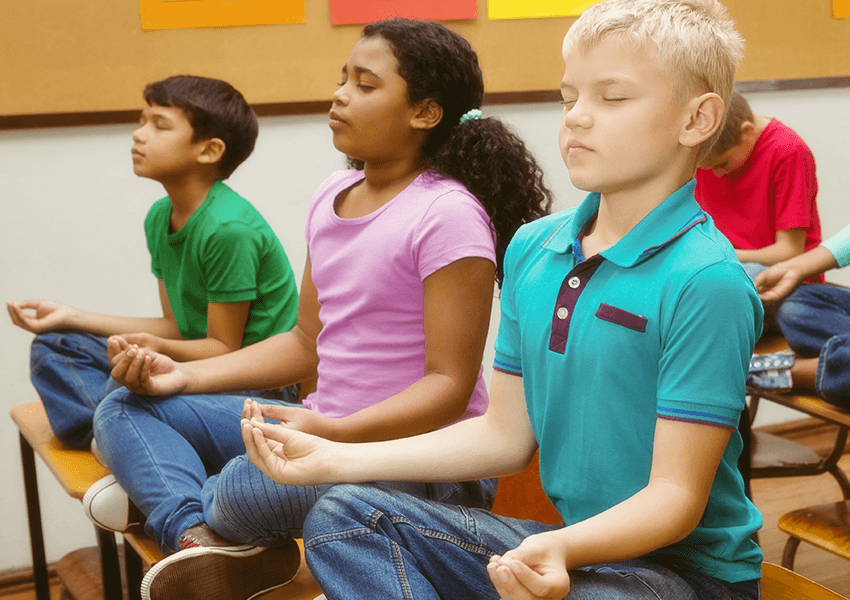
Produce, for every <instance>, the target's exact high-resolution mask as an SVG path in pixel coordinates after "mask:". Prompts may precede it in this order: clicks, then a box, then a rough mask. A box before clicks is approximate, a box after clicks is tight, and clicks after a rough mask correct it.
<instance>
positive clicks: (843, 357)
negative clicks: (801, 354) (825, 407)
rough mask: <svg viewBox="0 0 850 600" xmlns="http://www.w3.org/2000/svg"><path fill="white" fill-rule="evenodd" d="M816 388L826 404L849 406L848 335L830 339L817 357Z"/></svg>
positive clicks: (849, 344) (849, 360) (849, 363)
mask: <svg viewBox="0 0 850 600" xmlns="http://www.w3.org/2000/svg"><path fill="white" fill-rule="evenodd" d="M816 387H817V392H818V394H819V395H820V396H821V397H822V398H823V399H824V400H826V401H827V402H830V403H832V404H837V405H839V406H847V405H848V404H850V335H849V334H843V335H836V336H833V337H831V338H830V339H829V340H828V341H827V342H826V344H824V346H823V348H822V349H821V354H820V356H819V357H818V372H817V380H816Z"/></svg>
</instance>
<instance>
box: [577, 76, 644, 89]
mask: <svg viewBox="0 0 850 600" xmlns="http://www.w3.org/2000/svg"><path fill="white" fill-rule="evenodd" d="M633 83H635V82H634V81H633V80H632V79H629V78H626V77H620V78H618V77H609V78H607V79H601V80H599V81H594V82H593V85H594V86H595V87H607V86H609V85H617V84H623V85H631V84H633ZM561 89H562V90H565V89H571V90H572V89H575V86H573V85H570V84H569V83H567V82H565V81H561Z"/></svg>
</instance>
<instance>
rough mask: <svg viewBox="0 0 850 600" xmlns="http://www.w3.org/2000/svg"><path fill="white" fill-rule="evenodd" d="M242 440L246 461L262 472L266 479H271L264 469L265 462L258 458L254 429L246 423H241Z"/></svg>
mask: <svg viewBox="0 0 850 600" xmlns="http://www.w3.org/2000/svg"><path fill="white" fill-rule="evenodd" d="M242 439H243V441H244V442H245V450H246V451H247V454H248V460H250V461H251V464H253V465H254V466H255V467H257V468H258V469H259V470H260V472H262V473H263V474H264V475H266V476H267V477H271V473H269V470H268V468H267V467H266V464H265V462H264V461H263V459H262V457H261V456H260V452H259V448H258V444H259V442H258V441H257V440H256V439H255V438H254V428H253V427H252V426H251V423H250V422H248V421H243V425H242Z"/></svg>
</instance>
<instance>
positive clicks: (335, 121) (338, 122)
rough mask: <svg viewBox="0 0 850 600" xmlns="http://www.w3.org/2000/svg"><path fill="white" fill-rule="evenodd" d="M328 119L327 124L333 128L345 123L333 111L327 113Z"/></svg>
mask: <svg viewBox="0 0 850 600" xmlns="http://www.w3.org/2000/svg"><path fill="white" fill-rule="evenodd" d="M328 118H329V119H330V121H329V123H328V124H329V125H330V126H331V127H334V126H336V125H343V124H345V123H346V120H345V119H343V118H342V117H341V116H339V113H337V112H336V111H333V110H332V111H330V112H329V113H328Z"/></svg>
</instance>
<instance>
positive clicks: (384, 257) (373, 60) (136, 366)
mask: <svg viewBox="0 0 850 600" xmlns="http://www.w3.org/2000/svg"><path fill="white" fill-rule="evenodd" d="M483 94H484V86H483V80H482V75H481V70H480V68H479V66H478V60H477V56H476V54H475V52H474V51H473V50H472V48H471V47H470V45H469V43H468V42H467V41H466V40H464V39H463V38H462V37H460V36H459V35H457V34H455V33H453V32H451V31H450V30H448V29H446V28H445V27H443V26H441V25H438V24H435V23H428V22H422V21H408V20H403V19H392V20H388V21H382V22H379V23H375V24H371V25H368V26H367V27H366V28H365V29H364V32H363V37H362V38H361V39H360V40H359V41H358V42H357V43H356V44H355V46H354V48H353V50H352V52H351V54H350V56H349V57H348V60H347V61H346V63H345V65H344V66H343V67H342V73H341V76H340V82H339V87H338V89H337V91H336V93H335V94H334V95H333V104H332V107H331V110H330V113H329V117H330V123H329V124H330V128H331V131H332V133H333V143H334V146H335V147H336V148H337V149H338V150H340V151H341V152H343V153H344V154H346V155H347V156H348V157H349V161H350V163H351V166H352V167H353V168H352V169H351V170H348V171H343V172H339V173H335V174H333V175H332V176H331V177H330V178H329V179H328V180H326V181H325V182H324V183H323V184H322V185H321V186H320V187H319V189H318V190H317V191H316V193H315V194H314V196H313V200H312V203H311V208H310V214H309V218H308V223H307V243H308V251H309V254H308V259H307V263H306V266H305V269H304V276H303V280H302V283H301V291H300V304H299V310H298V323H297V325H296V326H295V328H294V329H293V330H292V331H290V332H287V333H285V334H281V335H278V336H275V337H273V338H270V339H269V340H266V341H265V342H260V343H258V344H254V345H253V346H251V347H249V348H245V349H244V350H240V351H238V352H234V353H231V354H228V355H227V356H225V357H221V358H216V359H210V360H203V361H195V362H191V363H183V364H178V363H175V362H174V361H171V360H169V359H168V358H167V357H165V356H160V355H156V354H154V353H151V352H147V351H144V350H142V349H140V348H137V347H135V346H129V347H124V348H118V347H114V348H113V350H114V353H115V356H114V358H113V364H114V365H115V369H114V371H113V376H114V377H116V379H119V381H121V382H122V383H124V384H125V385H127V387H128V388H130V390H132V391H134V392H136V393H137V394H143V395H174V394H181V395H186V394H197V393H210V392H227V391H232V390H240V389H262V388H266V387H269V388H270V387H278V386H286V385H292V384H294V383H299V382H306V381H310V380H311V379H312V378H314V377H315V374H316V373H317V372H318V380H317V384H316V389H315V391H313V392H312V393H310V394H309V395H307V396H306V398H305V399H304V405H303V406H300V405H299V406H280V405H276V406H261V405H258V404H256V403H255V402H253V401H250V400H248V401H246V403H245V411H244V415H245V416H248V417H249V418H262V417H265V418H270V419H275V420H280V422H281V425H280V426H281V427H288V428H294V429H298V430H301V431H305V432H309V433H312V434H314V435H318V436H321V437H324V438H327V439H330V440H338V441H347V442H363V441H371V440H382V439H390V438H397V437H405V436H411V435H416V434H419V433H424V432H427V431H431V430H434V429H437V428H440V427H444V426H446V425H448V424H450V423H452V422H454V421H457V420H460V419H463V418H466V417H470V416H474V415H480V414H483V413H484V411H485V409H486V405H487V395H486V389H485V387H484V383H483V381H482V379H481V360H482V354H483V351H484V345H485V342H486V338H487V331H488V326H489V321H490V310H491V306H492V300H493V292H494V284H495V283H497V282H501V278H502V257H503V255H504V251H505V248H506V247H507V245H508V242H509V241H510V239H511V237H512V236H513V234H514V233H515V232H516V230H517V228H518V227H519V226H520V225H522V224H523V223H525V222H528V221H531V220H533V219H536V218H538V217H540V216H542V215H544V214H547V213H548V212H549V208H550V205H551V200H550V193H549V191H548V190H547V189H546V187H545V186H544V184H543V179H542V173H541V170H540V168H539V167H538V166H537V164H536V162H535V160H534V159H533V157H532V156H531V154H530V153H529V152H528V150H527V149H526V147H525V145H524V143H523V142H522V141H521V140H520V139H519V138H518V137H517V136H516V135H515V134H513V133H512V132H511V131H509V130H508V129H507V128H506V127H505V126H504V125H503V124H502V123H501V122H500V121H499V120H497V119H494V118H485V117H484V116H483V115H482V114H481V111H480V110H479V108H480V106H481V104H482V101H483ZM305 407H306V409H305ZM237 427H238V425H237V424H236V423H235V422H234V428H237ZM198 453H199V454H200V455H201V456H203V454H204V452H203V448H200V449H198ZM135 460H138V459H135ZM222 466H223V467H224V468H223V470H222V472H221V474H220V475H219V476H217V477H213V478H211V479H209V480H207V482H206V484H204V488H203V493H202V495H201V497H202V508H203V512H202V514H198V515H197V520H196V521H195V522H194V523H187V522H183V524H182V525H181V527H182V529H181V531H182V533H180V534H179V535H178V536H177V537H178V540H179V543H180V546H181V547H184V548H185V547H189V546H199V547H201V548H200V549H197V548H196V549H195V550H193V551H192V552H191V553H190V554H189V555H184V554H183V553H182V552H178V553H177V554H175V555H174V556H172V557H169V558H168V559H166V560H164V561H162V562H160V563H158V564H157V565H156V566H155V567H154V568H153V569H151V571H149V572H148V574H147V576H146V578H145V583H144V585H143V592H144V593H147V594H150V595H152V596H155V597H157V598H171V597H174V598H177V597H180V598H181V599H183V600H185V599H186V598H201V597H203V596H206V597H211V596H213V595H215V594H218V593H220V591H221V589H223V588H224V587H227V586H222V585H221V580H220V579H219V578H220V577H228V576H229V574H231V573H234V572H237V571H244V570H245V569H248V568H250V565H253V564H254V563H257V564H268V563H269V562H281V561H269V560H265V561H264V558H263V554H264V552H262V551H258V550H257V548H254V547H251V546H242V547H240V548H244V550H243V549H233V548H231V549H229V550H227V551H226V552H224V551H222V550H221V548H220V546H223V545H226V544H227V543H228V542H227V541H226V540H222V539H221V538H219V537H218V536H215V535H214V534H213V533H214V532H212V531H211V530H210V526H211V527H212V528H213V529H214V530H215V531H216V532H218V533H219V534H222V535H224V536H225V538H227V539H228V540H230V541H231V542H237V543H241V544H250V545H263V546H275V545H277V546H279V545H281V544H286V543H287V542H291V537H292V536H293V535H294V536H298V535H300V529H301V526H302V523H303V520H304V518H305V517H306V514H307V512H308V510H309V509H310V507H311V506H312V505H313V504H314V503H315V501H316V499H318V497H319V496H320V495H321V494H322V493H324V491H326V489H327V488H328V487H329V486H316V487H312V488H299V487H295V486H285V485H279V484H277V483H275V482H273V481H272V480H271V479H270V478H269V477H267V476H266V475H265V474H263V473H262V472H261V471H260V469H258V468H257V467H255V466H254V465H252V464H251V463H250V462H249V460H248V459H247V456H240V457H236V458H235V459H234V460H231V461H230V462H229V463H228V464H227V465H226V466H224V465H222ZM394 485H395V484H394ZM398 485H399V486H403V487H404V489H405V490H408V491H412V492H413V493H416V494H418V495H420V496H424V497H428V498H432V499H436V500H440V501H444V502H454V503H459V504H466V505H473V506H488V505H489V504H491V503H492V499H493V494H494V492H495V489H494V485H493V482H490V481H483V482H469V483H466V484H433V483H421V484H412V485H411V484H398ZM133 500H134V501H136V503H137V504H140V502H139V501H137V499H136V498H133ZM140 508H142V510H143V512H144V509H145V507H144V506H141V504H140ZM206 523H209V526H208V525H207V524H206ZM187 525H188V527H187ZM175 531H176V530H175ZM175 549H178V548H175ZM213 556H215V557H217V558H216V560H215V561H212V560H210V558H211V557H213ZM221 557H225V558H224V559H222V558H221ZM265 558H266V559H267V558H268V557H267V556H266V557H265ZM258 561H264V562H258ZM283 562H287V564H286V565H279V567H278V568H279V570H280V575H279V577H278V578H277V579H275V577H274V576H272V575H268V574H267V575H268V576H267V577H265V578H263V579H264V580H263V581H262V582H261V581H251V582H244V585H243V583H240V584H239V586H232V587H234V588H236V587H238V588H239V589H240V592H239V593H240V595H241V594H243V593H244V596H241V597H245V598H247V597H250V596H252V595H254V594H256V593H258V592H260V591H261V590H262V589H264V588H265V587H269V586H270V585H277V584H280V583H282V581H279V580H280V579H285V578H286V577H289V576H291V574H292V572H293V571H294V567H295V566H297V561H296V564H295V565H294V566H293V565H292V561H291V560H290V561H283ZM233 563H239V564H240V565H242V566H239V567H238V568H235V567H233V566H232V564H233ZM227 565H231V566H227ZM205 569H206V570H205ZM212 571H214V572H212ZM184 572H185V573H186V574H187V575H189V574H190V573H191V577H189V576H186V577H183V576H182V573H184ZM163 575H166V576H163ZM254 579H258V578H254ZM275 581H276V583H270V582H275ZM204 582H209V586H215V588H216V589H214V590H213V589H206V588H205V584H204ZM256 586H260V587H256ZM234 597H236V596H234Z"/></svg>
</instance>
